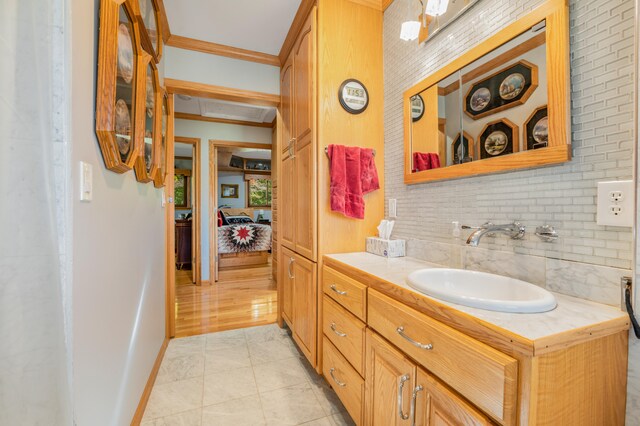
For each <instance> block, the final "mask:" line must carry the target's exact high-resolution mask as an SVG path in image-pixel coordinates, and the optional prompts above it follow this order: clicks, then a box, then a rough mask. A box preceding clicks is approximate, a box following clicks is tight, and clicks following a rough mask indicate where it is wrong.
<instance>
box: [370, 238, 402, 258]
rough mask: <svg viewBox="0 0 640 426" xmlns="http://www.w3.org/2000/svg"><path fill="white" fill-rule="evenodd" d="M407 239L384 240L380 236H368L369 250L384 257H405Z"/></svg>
mask: <svg viewBox="0 0 640 426" xmlns="http://www.w3.org/2000/svg"><path fill="white" fill-rule="evenodd" d="M404 247H405V240H383V239H382V238H379V237H367V251H368V252H369V253H373V254H377V255H378V256H383V257H403V256H404V255H405V248H404Z"/></svg>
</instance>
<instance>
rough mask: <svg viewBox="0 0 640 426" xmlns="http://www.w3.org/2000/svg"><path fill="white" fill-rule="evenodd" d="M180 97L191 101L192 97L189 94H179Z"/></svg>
mask: <svg viewBox="0 0 640 426" xmlns="http://www.w3.org/2000/svg"><path fill="white" fill-rule="evenodd" d="M178 97H179V98H180V99H182V100H183V101H190V100H191V99H192V98H191V96H189V95H183V94H178Z"/></svg>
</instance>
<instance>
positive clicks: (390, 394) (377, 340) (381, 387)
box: [365, 330, 416, 426]
mask: <svg viewBox="0 0 640 426" xmlns="http://www.w3.org/2000/svg"><path fill="white" fill-rule="evenodd" d="M366 353H367V366H366V368H365V370H366V380H365V424H367V425H373V426H376V425H379V426H401V425H407V426H409V425H411V418H410V415H409V414H410V403H411V393H412V391H413V388H414V387H415V381H416V365H415V364H414V363H413V362H412V361H411V360H409V358H407V357H406V356H405V355H404V354H403V353H402V352H400V351H398V350H397V349H395V348H394V347H393V346H391V345H390V344H389V343H387V342H386V341H385V340H384V339H383V338H382V337H380V336H378V335H377V334H376V333H374V332H372V331H371V330H367V343H366Z"/></svg>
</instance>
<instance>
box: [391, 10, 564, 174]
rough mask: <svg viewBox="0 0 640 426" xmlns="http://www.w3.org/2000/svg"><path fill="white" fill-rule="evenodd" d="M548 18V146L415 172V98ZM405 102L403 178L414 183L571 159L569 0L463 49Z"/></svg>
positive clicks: (409, 93)
mask: <svg viewBox="0 0 640 426" xmlns="http://www.w3.org/2000/svg"><path fill="white" fill-rule="evenodd" d="M543 20H546V26H547V29H546V38H547V40H546V43H547V52H546V63H547V76H548V82H549V83H548V106H549V110H548V111H549V144H548V146H547V147H546V148H541V149H537V150H529V151H525V150H523V151H522V152H519V153H517V154H511V155H505V156H501V157H495V158H491V159H485V160H482V161H473V162H470V163H464V164H455V165H452V166H448V167H442V168H437V169H431V170H424V171H421V172H417V173H412V168H411V162H412V158H411V157H412V150H411V123H412V120H411V98H412V97H413V96H415V95H416V94H417V93H421V92H423V91H424V90H426V89H428V88H429V87H431V86H433V85H435V84H437V83H438V82H439V81H441V80H443V79H444V78H446V77H447V76H449V75H451V74H452V73H455V72H456V71H457V70H460V69H462V68H464V67H465V66H467V65H469V64H471V63H472V62H474V61H475V60H477V59H478V58H481V57H482V56H484V55H485V54H487V53H489V52H491V51H493V50H495V49H496V48H498V47H499V46H502V45H503V44H505V43H507V42H508V41H510V40H512V39H513V38H515V37H517V36H518V35H520V34H522V33H524V32H525V31H527V30H529V29H530V28H531V27H533V26H534V25H536V24H538V23H539V22H541V21H543ZM403 108H404V110H403V111H404V153H405V156H404V182H405V183H406V184H415V183H421V182H430V181H437V180H444V179H455V178H461V177H467V176H474V175H483V174H488V173H496V172H505V171H509V170H518V169H525V168H531V167H537V166H543V165H550V164H558V163H563V162H566V161H569V160H571V138H570V127H569V125H570V120H569V114H570V110H569V5H568V2H567V0H547V1H546V2H545V3H543V4H542V5H540V6H539V7H538V8H536V9H535V10H534V11H533V12H531V13H529V14H528V15H526V16H524V17H523V18H521V19H519V20H518V21H516V22H514V23H513V24H511V25H509V26H507V27H506V28H504V29H503V30H501V31H500V32H498V33H497V34H496V35H494V36H492V37H490V38H488V39H487V40H485V41H483V42H482V43H480V44H478V45H477V46H475V47H473V48H472V49H470V50H469V51H467V52H466V53H465V54H463V55H461V56H460V57H458V58H456V59H455V60H453V61H451V62H450V63H449V64H447V65H445V66H444V67H442V68H440V69H439V70H438V71H436V72H435V73H433V74H431V75H430V76H429V77H427V78H426V79H424V80H423V81H421V82H420V83H418V84H416V85H415V86H413V87H411V88H410V89H408V90H407V91H405V92H404V95H403Z"/></svg>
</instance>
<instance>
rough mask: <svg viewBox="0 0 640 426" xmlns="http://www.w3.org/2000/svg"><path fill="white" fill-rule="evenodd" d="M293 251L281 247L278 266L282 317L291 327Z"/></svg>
mask: <svg viewBox="0 0 640 426" xmlns="http://www.w3.org/2000/svg"><path fill="white" fill-rule="evenodd" d="M294 256H295V255H294V253H293V252H292V251H291V250H289V249H286V248H284V247H282V251H281V254H280V261H279V262H278V263H279V264H280V267H281V268H282V271H281V272H280V276H281V277H282V317H283V318H284V319H285V321H287V324H289V327H290V328H293V277H294V275H293V272H294V271H293V263H294V262H295V258H294Z"/></svg>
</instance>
